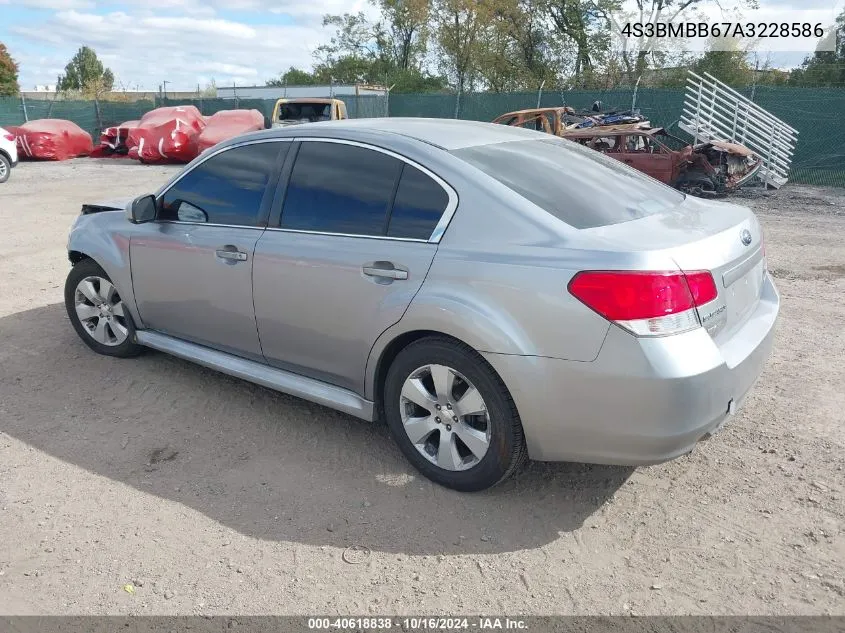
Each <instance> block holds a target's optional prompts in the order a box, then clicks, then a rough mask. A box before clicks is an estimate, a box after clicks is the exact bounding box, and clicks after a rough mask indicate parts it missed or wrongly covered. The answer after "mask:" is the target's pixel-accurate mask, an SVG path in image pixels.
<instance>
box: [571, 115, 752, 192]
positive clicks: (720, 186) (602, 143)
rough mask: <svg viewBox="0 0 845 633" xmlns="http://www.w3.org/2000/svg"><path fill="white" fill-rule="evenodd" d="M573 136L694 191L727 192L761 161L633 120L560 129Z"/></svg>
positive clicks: (738, 148)
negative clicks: (679, 136) (627, 123)
mask: <svg viewBox="0 0 845 633" xmlns="http://www.w3.org/2000/svg"><path fill="white" fill-rule="evenodd" d="M559 136H562V137H563V138H566V139H569V140H571V141H575V142H576V143H579V144H581V145H585V146H587V147H590V148H592V149H594V150H596V151H599V152H602V153H603V154H607V155H608V156H610V157H612V158H615V159H616V160H619V161H622V162H623V163H626V164H628V165H631V166H632V167H634V168H635V169H638V170H640V171H641V172H643V173H646V174H648V175H649V176H651V177H652V178H655V179H656V180H659V181H661V182H664V183H666V184H667V185H671V186H672V187H675V188H676V189H680V190H681V191H684V192H686V193H690V194H692V195H696V196H715V195H720V194H725V193H730V192H732V191H735V190H736V189H739V188H740V187H742V186H743V185H744V184H746V183H747V182H749V181H750V180H751V179H752V178H754V176H755V175H756V174H757V172H758V171H759V170H760V167H761V166H762V161H761V160H760V158H759V157H758V156H756V155H755V154H754V153H753V152H752V151H751V150H750V149H748V148H747V147H743V146H742V145H737V144H735V143H727V142H722V141H710V142H708V143H700V144H698V145H690V144H689V143H686V142H685V141H683V140H682V139H680V138H678V137H676V136H673V135H672V134H670V133H669V132H667V131H666V130H665V129H664V128H660V127H656V128H647V127H642V126H640V125H638V124H632V125H621V126H612V127H591V128H586V129H569V130H562V131H561V132H560V134H559Z"/></svg>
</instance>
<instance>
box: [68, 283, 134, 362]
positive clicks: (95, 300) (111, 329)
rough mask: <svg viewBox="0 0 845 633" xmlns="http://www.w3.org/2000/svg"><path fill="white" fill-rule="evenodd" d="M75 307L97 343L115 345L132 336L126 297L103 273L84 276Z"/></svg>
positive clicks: (75, 294)
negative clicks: (127, 315)
mask: <svg viewBox="0 0 845 633" xmlns="http://www.w3.org/2000/svg"><path fill="white" fill-rule="evenodd" d="M74 308H75V310H76V316H77V317H79V322H80V323H81V324H82V327H83V328H85V331H86V332H88V334H89V336H91V338H93V339H94V340H95V341H97V342H98V343H101V344H103V345H108V346H109V347H116V346H118V345H120V344H121V343H123V342H124V341H125V340H126V338H127V337H128V336H129V328H128V327H127V323H126V313H125V311H124V306H123V301H122V300H121V298H120V295H119V294H118V293H117V289H116V288H115V287H114V285H113V284H112V283H111V282H110V281H109V280H108V279H103V278H102V277H85V278H84V279H83V280H82V281H80V282H79V283H78V284H77V286H76V291H75V292H74Z"/></svg>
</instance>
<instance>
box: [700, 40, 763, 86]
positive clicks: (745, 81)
mask: <svg viewBox="0 0 845 633" xmlns="http://www.w3.org/2000/svg"><path fill="white" fill-rule="evenodd" d="M724 42H725V43H726V44H727V46H720V47H719V48H720V49H725V48H729V50H715V48H716V46H715V42H711V44H710V46H709V49H710V50H708V51H707V52H706V53H704V55H702V56H701V57H699V58H698V59H697V60H696V61H695V62H694V63H693V65H692V70H693V72H695V73H697V74H699V75H703V74H704V73H710V74H711V75H713V76H714V77H715V78H716V79H718V80H719V81H723V82H725V83H726V84H728V85H729V86H745V85H749V84H751V83H753V81H754V68H752V67H751V64H749V63H748V52H747V51H745V50H742V49H740V48H738V47H737V45H736V40H735V39H728V40H724Z"/></svg>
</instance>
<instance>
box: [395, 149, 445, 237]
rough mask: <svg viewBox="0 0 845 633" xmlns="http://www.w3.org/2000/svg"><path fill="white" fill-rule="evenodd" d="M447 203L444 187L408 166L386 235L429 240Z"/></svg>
mask: <svg viewBox="0 0 845 633" xmlns="http://www.w3.org/2000/svg"><path fill="white" fill-rule="evenodd" d="M448 204H449V195H448V194H447V193H446V191H445V190H444V189H443V187H441V186H440V185H439V184H438V183H437V182H436V181H435V180H434V179H433V178H431V177H430V176H428V175H426V174H424V173H423V172H421V171H420V170H419V169H417V168H416V167H413V166H411V165H405V168H404V169H403V170H402V178H401V180H400V181H399V188H398V189H397V190H396V200H395V201H394V203H393V211H392V212H391V214H390V224H389V225H388V229H387V234H388V235H389V236H390V237H412V238H416V239H420V240H427V239H428V238H429V237H431V233H432V232H433V231H434V227H435V226H437V223H438V222H439V221H440V216H442V215H443V211H444V210H445V209H446V205H448Z"/></svg>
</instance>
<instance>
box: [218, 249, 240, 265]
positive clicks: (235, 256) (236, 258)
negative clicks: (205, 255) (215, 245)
mask: <svg viewBox="0 0 845 633" xmlns="http://www.w3.org/2000/svg"><path fill="white" fill-rule="evenodd" d="M217 257H219V258H220V259H225V260H228V261H232V262H245V261H246V259H247V254H246V253H243V252H241V251H237V250H229V249H219V250H218V251H217Z"/></svg>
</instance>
